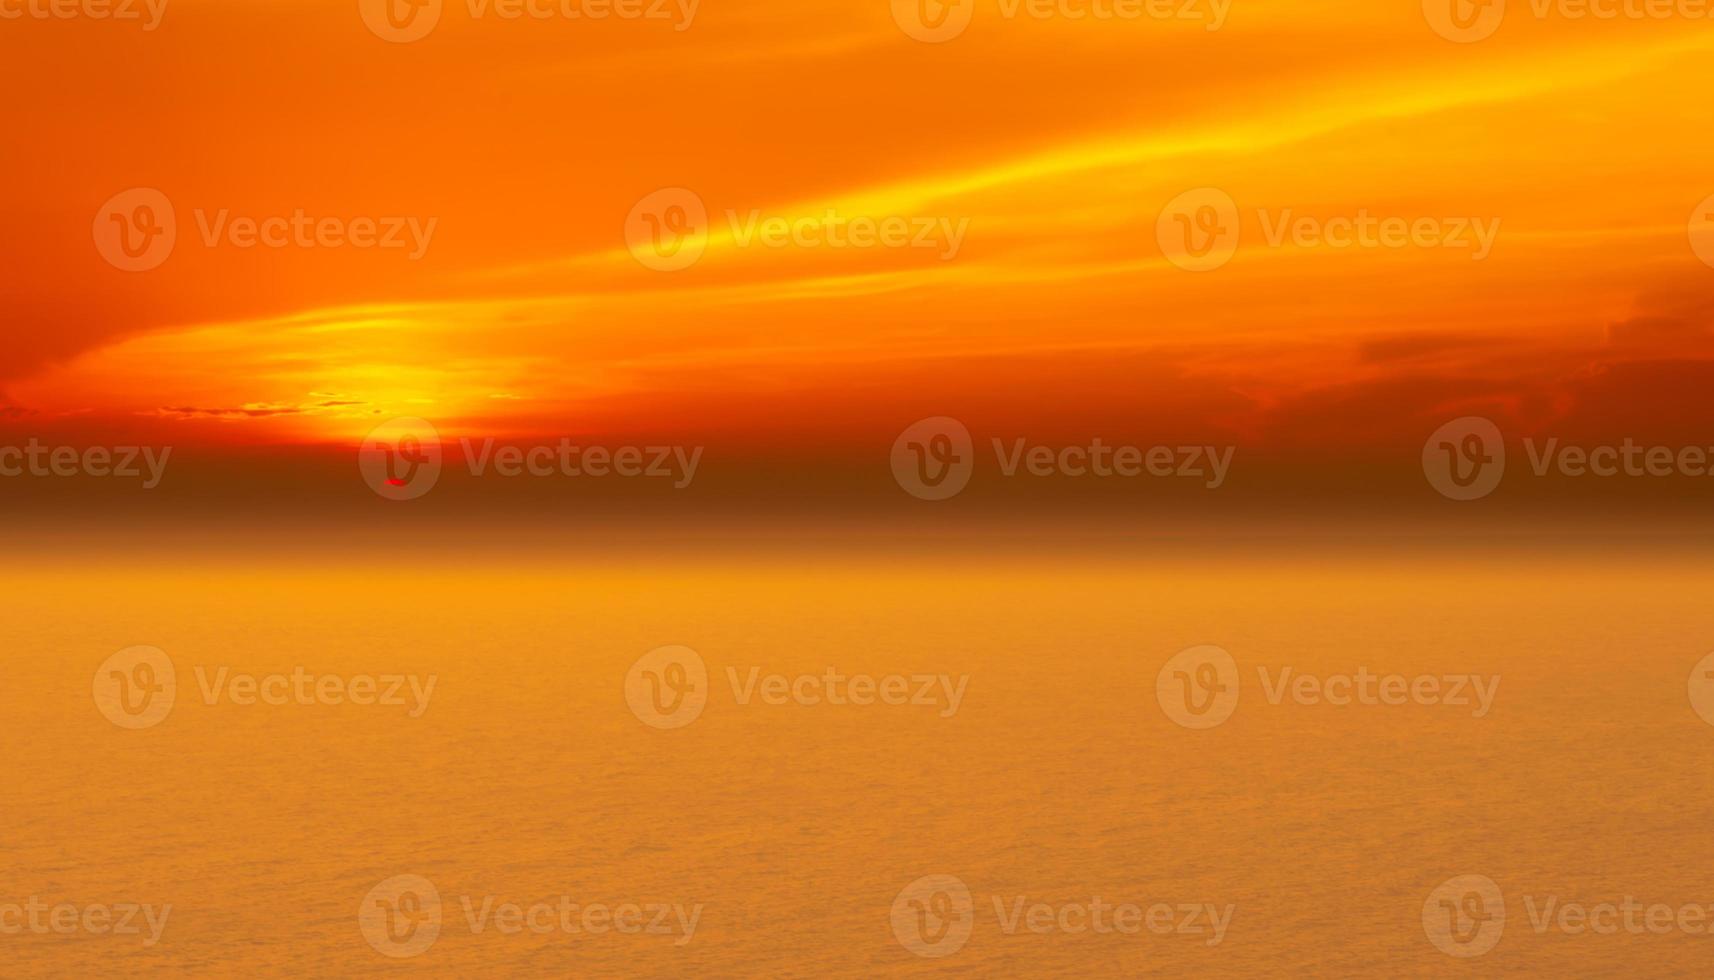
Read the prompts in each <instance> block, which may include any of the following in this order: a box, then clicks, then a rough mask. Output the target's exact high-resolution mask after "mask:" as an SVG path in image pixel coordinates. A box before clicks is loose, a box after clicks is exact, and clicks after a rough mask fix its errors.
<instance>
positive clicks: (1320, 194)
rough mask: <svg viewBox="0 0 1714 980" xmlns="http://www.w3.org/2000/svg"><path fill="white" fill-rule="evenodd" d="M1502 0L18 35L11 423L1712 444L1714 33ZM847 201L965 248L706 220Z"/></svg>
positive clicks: (5, 286)
mask: <svg viewBox="0 0 1714 980" xmlns="http://www.w3.org/2000/svg"><path fill="white" fill-rule="evenodd" d="M1513 6H1514V9H1513V10H1512V11H1511V12H1510V13H1509V15H1508V17H1507V19H1506V21H1505V23H1504V25H1503V26H1502V27H1501V28H1500V29H1499V30H1498V32H1497V33H1495V34H1494V35H1493V36H1492V37H1491V38H1489V39H1487V40H1483V41H1480V42H1477V43H1471V44H1456V43H1452V42H1449V41H1447V40H1445V39H1443V38H1441V37H1440V36H1438V35H1437V34H1436V33H1435V32H1434V31H1433V30H1432V29H1431V28H1430V27H1429V24H1428V22H1427V20H1426V19H1425V16H1424V12H1423V9H1422V7H1421V6H1420V5H1419V4H1418V3H1416V2H1387V3H1364V4H1360V5H1354V4H1351V3H1349V2H1315V0H1234V2H1233V3H1232V5H1231V8H1230V10H1229V11H1228V12H1227V14H1226V19H1225V21H1224V23H1223V24H1222V25H1221V26H1220V29H1219V30H1208V29H1207V28H1208V26H1209V24H1208V23H1206V22H1203V23H1197V22H1164V21H1159V20H1149V19H1144V20H1138V21H1122V20H1120V21H1115V20H1101V19H1093V18H1085V19H1081V20H1075V19H1069V18H1066V17H1052V18H1048V19H1034V18H1029V17H1015V18H1011V19H1008V18H1006V17H1005V16H1003V14H1002V13H1001V12H1000V11H1001V7H1000V6H999V4H998V3H997V2H992V3H991V2H986V0H985V2H983V3H980V4H978V5H977V6H976V8H975V15H974V17H973V19H972V21H971V24H970V26H969V28H968V29H967V30H966V31H965V32H964V33H963V34H962V36H959V37H957V38H956V39H954V40H950V41H947V42H945V43H938V44H930V43H922V42H919V41H916V40H913V39H912V38H910V37H908V36H906V34H905V33H904V31H902V30H901V29H900V27H899V25H898V24H897V23H896V22H895V18H894V14H893V11H892V10H890V9H889V6H888V4H887V2H886V0H862V2H858V0H832V2H823V3H815V4H803V3H786V2H784V0H706V2H704V3H702V4H700V5H698V7H697V9H696V13H695V17H694V19H693V20H692V21H691V22H690V23H689V25H688V26H687V27H686V28H685V29H682V30H680V29H676V28H678V27H685V25H683V24H682V23H675V22H673V21H671V20H649V19H643V20H625V19H612V18H610V19H606V20H599V21H597V20H589V19H580V20H573V19H567V18H564V17H559V16H555V17H550V18H547V19H539V20H538V19H530V18H524V19H519V20H506V19H502V18H500V17H498V16H496V15H495V14H494V13H493V12H492V11H490V12H489V13H488V14H487V15H486V16H484V17H480V18H472V16H471V12H470V8H469V7H467V6H466V4H465V2H464V0H455V2H452V3H449V4H448V5H447V6H446V7H445V9H444V10H443V11H442V13H441V17H440V20H439V22H438V24H437V25H436V26H435V28H434V30H433V31H432V33H430V34H429V35H428V36H427V37H425V38H423V39H422V40H419V41H415V42H412V43H389V42H387V41H384V40H382V39H380V38H378V37H376V36H375V35H374V34H373V33H371V32H370V30H369V29H367V28H366V27H365V25H364V22H363V20H362V19H361V17H360V15H359V11H358V10H357V9H356V4H355V3H354V2H350V0H347V2H328V3H323V2H307V0H287V2H283V3H278V4H258V3H234V2H231V0H222V2H213V0H170V3H169V5H168V6H167V8H166V10H165V12H164V15H163V17H162V20H161V23H160V25H159V27H158V29H156V30H153V31H144V30H141V29H140V28H139V27H138V26H137V25H135V24H122V23H116V22H111V21H94V20H87V19H84V20H72V21H63V22H62V21H55V20H45V19H31V18H23V19H17V20H5V21H0V79H3V80H4V82H5V83H6V89H7V91H8V92H9V93H12V94H11V95H10V96H9V97H8V98H7V99H6V100H4V107H3V108H0V115H3V118H4V121H5V128H6V131H7V132H8V133H10V134H12V137H13V139H14V141H15V142H14V152H11V153H8V154H6V155H5V160H4V163H0V166H3V167H5V168H6V171H7V179H6V180H5V181H4V182H0V199H3V201H4V209H5V213H6V215H7V225H8V234H6V235H5V236H3V237H0V263H3V265H4V267H5V268H6V269H7V274H6V275H5V277H4V279H3V280H0V305H3V309H4V310H5V312H6V318H5V321H4V326H3V328H0V329H3V331H4V337H5V341H6V347H7V350H8V356H7V357H6V358H5V359H4V360H3V361H0V414H3V415H5V416H9V417H10V419H11V424H12V426H13V427H15V428H18V429H20V430H32V431H33V430H42V431H51V430H53V429H54V428H55V427H60V426H72V425H100V426H107V427H110V428H113V429H119V430H124V431H127V432H146V433H149V434H151V435H153V436H154V437H156V438H159V439H162V440H174V441H180V442H216V443H245V444H257V445H268V444H276V443H280V442H303V443H323V442H350V441H354V440H356V439H357V438H359V437H360V436H361V434H362V433H363V432H364V431H366V430H367V429H368V428H369V427H370V426H371V425H373V424H374V423H375V421H377V420H378V419H382V418H388V417H392V416H396V415H415V416H422V417H426V418H431V419H433V420H435V421H436V422H437V423H439V424H440V425H441V426H442V427H443V429H445V430H446V431H449V432H454V433H457V432H492V433H505V434H524V433H540V434H554V435H558V434H574V435H576V434H591V433H595V434H614V435H618V434H625V433H633V432H644V431H650V432H681V433H695V434H698V435H701V436H704V437H719V438H722V439H725V440H727V441H729V442H733V443H736V444H740V445H748V446H753V447H755V448H757V449H766V448H768V447H770V446H776V445H803V444H812V443H813V444H823V443H825V444H831V445H834V446H837V445H840V444H842V443H844V442H852V443H855V442H856V441H857V440H858V438H859V434H864V435H862V438H863V439H865V440H868V441H872V439H869V437H868V436H867V433H869V432H870V431H871V430H874V431H882V430H891V431H896V430H897V428H898V427H899V425H900V424H901V422H904V421H910V420H913V419H915V418H919V417H922V416H924V415H931V414H954V415H958V416H959V417H961V418H964V419H965V420H966V421H967V422H970V423H971V424H972V426H973V427H982V426H984V425H988V426H1000V425H1005V424H1007V423H1015V424H1018V425H1024V424H1028V425H1030V426H1032V427H1034V429H1036V430H1037V431H1042V432H1053V433H1061V434H1065V435H1067V436H1080V435H1085V434H1088V433H1092V432H1114V431H1117V432H1119V433H1125V432H1140V433H1151V434H1153V433H1170V432H1172V431H1179V432H1186V433H1189V434H1191V435H1197V434H1202V433H1211V432H1220V433H1227V434H1229V437H1230V438H1234V439H1240V440H1242V441H1243V442H1244V443H1245V444H1246V445H1258V446H1263V447H1267V448H1277V449H1281V450H1291V449H1293V448H1294V447H1311V448H1316V449H1329V448H1335V447H1354V448H1363V447H1373V446H1386V447H1394V448H1397V447H1401V446H1414V445H1419V444H1420V441H1421V439H1422V437H1423V433H1424V432H1425V431H1428V430H1430V429H1432V428H1433V425H1434V424H1436V423H1437V422H1438V421H1440V420H1441V419H1443V418H1445V417H1448V416H1449V414H1467V413H1468V412H1470V411H1480V412H1483V413H1486V414H1491V415H1494V416H1496V417H1500V418H1502V419H1505V420H1507V421H1509V422H1510V423H1511V424H1513V425H1514V426H1516V427H1518V428H1521V429H1524V430H1550V429H1551V430H1553V431H1556V432H1566V433H1567V434H1571V435H1611V434H1631V433H1635V434H1638V435H1640V436H1649V437H1655V438H1682V439H1686V440H1691V441H1697V440H1701V439H1703V438H1705V437H1704V436H1702V435H1701V434H1700V433H1705V432H1707V431H1709V423H1711V422H1714V409H1711V406H1714V402H1711V401H1710V400H1709V399H1708V398H1707V397H1706V391H1707V389H1708V385H1709V383H1710V382H1714V361H1711V360H1710V357H1711V356H1714V339H1711V337H1710V325H1711V323H1714V300H1711V299H1710V297H1711V296H1714V289H1711V287H1714V268H1710V266H1709V265H1708V264H1705V263H1704V262H1703V261H1700V260H1699V259H1698V256H1697V254H1696V251H1695V250H1694V249H1693V247H1692V237H1693V235H1692V232H1691V227H1692V218H1693V214H1697V213H1700V212H1699V211H1698V208H1699V205H1702V202H1704V201H1706V200H1707V199H1708V198H1709V196H1710V195H1711V194H1714V129H1710V126H1709V117H1708V107H1707V102H1708V97H1707V65H1708V63H1709V56H1710V48H1714V27H1711V26H1710V23H1709V22H1708V21H1706V20H1689V19H1683V18H1678V19H1669V20H1659V21H1655V20H1627V19H1617V20H1592V19H1590V20H1571V19H1568V18H1565V17H1562V16H1549V17H1547V18H1542V19H1538V18H1537V17H1535V16H1534V15H1533V13H1532V11H1531V8H1530V7H1529V6H1528V5H1527V4H1522V3H1518V2H1516V0H1514V4H1513ZM1354 7H1356V8H1359V9H1356V10H1353V8H1354ZM20 148H21V149H22V152H19V150H20ZM137 187H144V188H154V189H158V190H159V191H160V192H161V193H162V194H164V195H165V197H166V198H167V199H168V200H170V201H171V203H172V206H173V208H174V211H175V214H176V223H177V243H176V245H175V247H174V250H173V252H172V254H171V256H170V258H168V259H167V260H166V262H165V263H164V264H162V265H160V266H159V267H158V268H154V269H152V270H149V271H144V272H127V271H121V270H119V269H116V268H114V267H112V266H111V265H109V264H108V263H107V262H106V261H104V259H103V258H102V256H101V254H100V253H99V252H98V250H97V248H96V245H95V243H94V235H93V234H92V227H97V226H99V224H100V222H99V220H98V214H99V213H100V212H101V210H102V208H103V206H104V202H107V201H108V200H109V199H110V198H112V197H113V196H114V195H116V194H118V193H120V192H122V191H125V190H127V189H130V188H137ZM671 187H683V188H690V189H693V190H694V191H695V192H696V194H697V195H698V196H699V197H700V199H701V200H702V202H704V204H705V205H706V208H707V210H708V212H709V215H710V226H711V228H712V232H711V233H710V234H709V236H708V240H707V243H706V245H707V247H706V250H705V251H704V252H703V253H702V254H701V257H700V259H699V260H698V261H697V262H695V264H694V265H691V266H690V267H688V268H685V269H682V270H679V271H671V272H663V271H656V270H654V269H650V268H645V267H644V265H643V264H641V263H639V262H638V261H637V260H636V259H635V258H634V257H633V255H632V254H631V253H630V252H629V251H628V250H627V240H626V229H627V219H628V216H629V215H630V214H631V212H632V208H633V206H634V205H636V204H637V203H638V202H639V201H640V200H642V199H644V198H645V197H647V196H648V195H650V194H651V193H652V192H654V191H657V190H658V189H661V188H671ZM1203 187H1215V188H1219V189H1220V190H1222V191H1224V192H1226V193H1227V194H1229V195H1230V196H1231V198H1232V200H1233V201H1234V202H1236V205H1237V207H1238V209H1239V217H1240V224H1241V236H1240V243H1239V247H1238V250H1237V253H1236V255H1235V256H1234V257H1233V258H1232V260H1231V261H1230V262H1228V263H1227V264H1225V265H1224V266H1222V267H1220V268H1217V269H1214V270H1212V271H1207V272H1188V271H1185V270H1182V269H1180V268H1178V267H1177V266H1175V265H1174V264H1172V263H1171V262H1169V261H1168V260H1167V259H1166V258H1165V257H1163V253H1162V249H1161V246H1160V245H1159V244H1158V242H1157V235H1156V230H1157V219H1159V218H1160V217H1161V214H1162V209H1163V208H1164V207H1166V205H1167V204H1168V202H1170V201H1172V200H1173V199H1174V198H1176V197H1178V196H1179V195H1180V194H1182V193H1183V192H1185V191H1188V190H1192V189H1195V188H1203ZM1286 209H1290V211H1291V214H1292V215H1294V216H1305V215H1307V216H1310V217H1313V218H1316V219H1324V218H1332V217H1337V216H1357V215H1359V214H1363V213H1366V214H1369V215H1374V216H1379V217H1392V218H1403V219H1411V220H1415V219H1418V218H1425V217H1428V218H1460V219H1462V218H1473V219H1476V220H1477V221H1478V222H1495V221H1497V222H1499V225H1498V234H1497V237H1496V238H1495V240H1494V242H1493V244H1492V248H1491V252H1489V254H1486V255H1485V256H1484V257H1483V258H1481V260H1479V261H1478V260H1476V259H1475V256H1474V254H1473V250H1472V249H1460V248H1417V247H1407V248H1398V249H1392V248H1352V249H1335V248H1328V247H1300V246H1297V245H1293V244H1291V243H1290V242H1289V241H1287V242H1285V243H1283V244H1281V245H1279V246H1277V247H1276V246H1274V245H1272V244H1270V242H1269V240H1268V232H1269V229H1270V225H1271V223H1273V222H1277V221H1278V220H1279V218H1280V216H1281V215H1282V214H1283V213H1284V212H1285V210H1286ZM830 210H831V211H832V212H833V213H835V214H837V215H839V216H841V217H845V218H850V217H873V218H887V217H897V218H901V219H904V220H906V221H909V222H915V221H917V220H918V219H930V220H935V221H938V220H941V219H944V220H945V221H946V222H947V227H951V226H955V225H956V226H959V227H961V228H962V229H963V234H962V237H961V239H960V241H959V247H958V249H957V252H956V254H955V255H951V256H950V257H948V256H947V255H945V252H946V251H947V250H946V249H944V248H940V249H919V248H844V249H833V248H801V247H786V248H767V247H762V246H760V245H758V244H756V243H755V242H751V243H750V244H748V245H744V244H741V243H739V242H738V241H735V240H734V236H733V235H732V234H731V227H732V224H731V221H730V220H729V219H728V218H727V214H728V212H733V213H735V214H737V215H738V216H739V218H740V219H742V218H743V216H745V215H749V214H750V213H752V212H757V213H759V214H760V215H761V216H763V217H768V216H780V217H786V218H797V217H802V216H817V215H824V214H826V213H828V212H829V211H830ZM221 211H225V212H227V214H228V215H229V216H231V217H246V216H248V217H253V218H265V217H269V216H289V215H292V214H294V213H295V212H299V211H301V212H302V213H304V214H305V215H307V216H308V217H310V218H320V217H334V218H340V219H351V218H358V217H370V218H382V219H384V218H388V217H393V216H398V217H407V216H408V217H411V218H415V219H417V220H418V222H419V224H420V225H421V226H426V225H427V223H428V222H430V221H433V222H434V225H433V235H432V237H431V238H430V239H429V240H428V242H427V248H426V251H425V252H424V253H423V255H422V257H421V258H420V259H417V260H412V259H411V258H410V257H409V256H408V254H407V250H403V249H355V248H351V247H335V248H325V247H319V248H301V247H286V248H278V249H271V248H248V249H246V248H240V247H237V246H236V245H235V244H234V243H233V242H232V241H231V240H230V239H227V238H218V239H216V240H215V241H214V243H213V244H209V243H208V242H207V241H205V240H204V237H203V228H202V225H203V224H206V223H208V222H210V221H213V220H214V218H213V216H214V215H217V214H218V213H220V212H221ZM1710 220H1714V219H1710ZM1709 252H1710V254H1711V255H1714V246H1710V249H1709Z"/></svg>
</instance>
